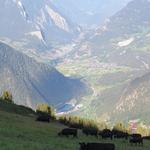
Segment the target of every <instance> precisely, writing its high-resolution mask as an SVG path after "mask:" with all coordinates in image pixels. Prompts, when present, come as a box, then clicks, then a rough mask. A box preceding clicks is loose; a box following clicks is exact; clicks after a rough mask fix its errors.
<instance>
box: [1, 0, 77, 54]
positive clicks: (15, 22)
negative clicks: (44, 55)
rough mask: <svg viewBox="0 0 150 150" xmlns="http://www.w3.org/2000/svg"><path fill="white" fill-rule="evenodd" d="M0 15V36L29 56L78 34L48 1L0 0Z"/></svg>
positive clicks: (69, 22) (62, 42) (69, 40)
mask: <svg viewBox="0 0 150 150" xmlns="http://www.w3.org/2000/svg"><path fill="white" fill-rule="evenodd" d="M0 18H1V22H0V39H1V40H3V41H5V42H7V43H9V44H11V45H13V46H15V47H16V48H17V49H19V50H21V49H22V51H25V52H26V53H28V54H30V55H37V54H39V52H40V50H42V51H46V50H50V49H52V47H53V46H54V47H55V46H57V45H58V44H66V43H69V42H71V41H72V40H73V39H74V38H75V37H76V36H77V35H78V30H77V28H76V27H75V26H74V24H72V23H71V21H69V20H68V19H67V18H66V17H65V16H63V15H62V13H61V12H59V11H58V10H57V9H56V8H55V7H54V6H53V5H52V3H51V2H50V1H49V0H48V1H47V0H36V1H33V0H5V1H0ZM14 31H15V32H14ZM27 49H28V50H27Z"/></svg>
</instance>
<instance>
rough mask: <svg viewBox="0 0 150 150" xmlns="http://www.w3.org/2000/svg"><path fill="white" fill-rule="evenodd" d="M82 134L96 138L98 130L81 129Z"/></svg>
mask: <svg viewBox="0 0 150 150" xmlns="http://www.w3.org/2000/svg"><path fill="white" fill-rule="evenodd" d="M82 132H83V134H85V135H86V136H88V135H92V136H95V137H96V138H98V130H96V129H83V130H82Z"/></svg>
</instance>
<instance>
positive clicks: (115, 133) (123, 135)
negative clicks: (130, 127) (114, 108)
mask: <svg viewBox="0 0 150 150" xmlns="http://www.w3.org/2000/svg"><path fill="white" fill-rule="evenodd" d="M112 134H113V136H114V138H125V139H126V140H127V139H128V133H127V132H123V131H119V130H115V129H113V130H112Z"/></svg>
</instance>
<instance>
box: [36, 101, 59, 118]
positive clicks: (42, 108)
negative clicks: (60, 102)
mask: <svg viewBox="0 0 150 150" xmlns="http://www.w3.org/2000/svg"><path fill="white" fill-rule="evenodd" d="M36 113H37V114H38V115H42V114H48V115H49V116H50V118H51V119H53V120H55V119H56V115H55V110H54V109H53V108H52V107H51V106H49V105H47V104H38V106H37V109H36Z"/></svg>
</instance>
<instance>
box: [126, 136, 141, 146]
mask: <svg viewBox="0 0 150 150" xmlns="http://www.w3.org/2000/svg"><path fill="white" fill-rule="evenodd" d="M129 142H130V144H135V145H137V144H139V145H143V138H131V139H130V140H129Z"/></svg>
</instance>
